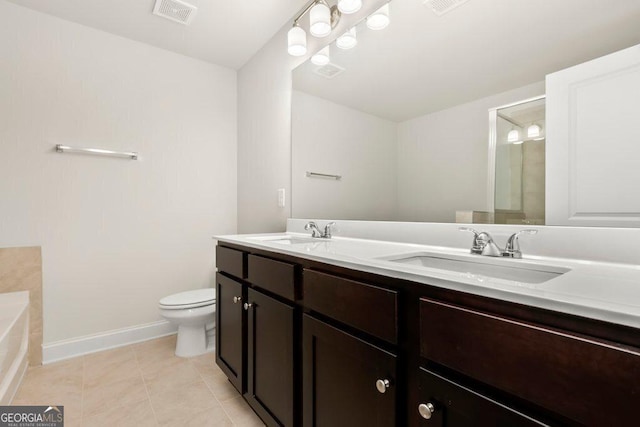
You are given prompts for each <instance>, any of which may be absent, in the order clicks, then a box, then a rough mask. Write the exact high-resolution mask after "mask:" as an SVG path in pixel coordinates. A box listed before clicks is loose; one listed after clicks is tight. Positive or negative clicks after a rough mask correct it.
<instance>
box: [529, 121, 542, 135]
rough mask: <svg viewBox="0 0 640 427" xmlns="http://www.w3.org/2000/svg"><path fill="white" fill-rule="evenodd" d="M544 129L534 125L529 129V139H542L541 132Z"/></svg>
mask: <svg viewBox="0 0 640 427" xmlns="http://www.w3.org/2000/svg"><path fill="white" fill-rule="evenodd" d="M541 130H542V128H540V126H539V125H536V124H533V125H531V126H529V127H528V128H527V138H540V132H541Z"/></svg>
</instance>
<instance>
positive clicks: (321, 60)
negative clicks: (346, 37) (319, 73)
mask: <svg viewBox="0 0 640 427" xmlns="http://www.w3.org/2000/svg"><path fill="white" fill-rule="evenodd" d="M329 61H330V56H329V46H325V47H323V48H322V49H321V50H320V52H318V53H316V54H315V55H313V56H312V57H311V62H312V63H313V64H315V65H327V64H328V63H329Z"/></svg>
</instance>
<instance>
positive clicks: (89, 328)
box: [0, 2, 237, 344]
mask: <svg viewBox="0 0 640 427" xmlns="http://www.w3.org/2000/svg"><path fill="white" fill-rule="evenodd" d="M0 57H1V58H2V59H1V60H0V61H1V63H2V66H0V82H1V83H0V93H1V96H0V116H1V117H2V126H0V148H1V153H2V155H0V175H1V177H2V179H0V194H1V195H2V197H0V212H2V215H1V218H0V247H11V246H41V247H42V265H43V280H44V281H43V295H44V307H43V308H44V343H45V344H50V343H54V342H59V341H62V340H70V339H75V338H78V337H83V336H87V335H92V334H98V333H102V332H107V331H111V330H114V329H120V328H129V327H137V326H139V325H146V324H149V323H152V322H156V321H160V320H161V317H160V316H159V313H158V307H157V304H158V300H159V299H160V298H161V297H163V296H166V295H168V294H171V293H174V292H178V291H183V290H188V289H195V288H202V287H207V286H210V285H211V284H212V283H213V275H214V272H215V259H214V255H215V251H214V242H213V240H212V236H213V235H216V234H228V233H235V232H236V220H237V216H236V206H237V199H236V176H237V175H236V165H237V158H236V154H237V153H236V144H237V135H236V132H237V121H236V114H237V109H236V72H235V71H234V70H230V69H227V68H223V67H219V66H215V65H212V64H209V63H206V62H202V61H198V60H195V59H191V58H188V57H185V56H181V55H178V54H175V53H171V52H168V51H164V50H161V49H157V48H154V47H151V46H148V45H145V44H142V43H138V42H134V41H131V40H127V39H124V38H121V37H117V36H114V35H111V34H108V33H104V32H101V31H97V30H94V29H90V28H88V27H84V26H81V25H78V24H74V23H70V22H67V21H63V20H61V19H58V18H54V17H51V16H48V15H45V14H41V13H38V12H35V11H32V10H29V9H26V8H22V7H20V6H16V5H14V4H11V3H8V2H0ZM56 143H64V144H69V145H77V146H89V147H100V148H106V149H114V150H133V151H138V152H139V153H140V160H139V161H131V160H127V159H115V158H105V157H96V156H88V155H78V154H75V155H74V154H58V153H55V151H54V149H53V147H54V144H56Z"/></svg>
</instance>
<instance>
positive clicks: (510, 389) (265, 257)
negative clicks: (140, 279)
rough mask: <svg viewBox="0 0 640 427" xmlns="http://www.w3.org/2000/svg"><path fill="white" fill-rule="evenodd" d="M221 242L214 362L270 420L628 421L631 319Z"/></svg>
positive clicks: (368, 426) (636, 393) (639, 360)
mask: <svg viewBox="0 0 640 427" xmlns="http://www.w3.org/2000/svg"><path fill="white" fill-rule="evenodd" d="M219 249H222V252H221V253H222V257H219V258H218V268H219V270H220V271H221V273H219V274H218V276H217V282H218V284H217V288H218V310H217V316H218V337H217V343H218V347H217V351H218V354H217V355H216V361H217V363H218V365H220V367H221V368H222V369H223V371H224V372H225V373H226V374H227V376H229V380H230V381H231V382H232V383H233V384H234V385H235V386H236V388H238V390H240V391H241V392H242V393H244V396H245V399H246V400H247V401H248V402H249V404H250V405H251V406H252V407H253V408H254V410H255V411H256V413H257V414H258V415H260V417H261V418H262V420H263V421H264V422H265V423H266V424H267V425H269V426H299V425H302V426H304V427H325V426H326V427H340V426H345V427H347V426H348V427H359V426H363V427H377V426H379V427H387V426H401V427H405V426H407V427H420V426H423V427H428V426H458V427H466V426H505V427H516V426H540V425H552V426H565V425H569V426H578V425H587V426H621V427H622V426H628V425H629V426H631V425H638V422H637V419H636V416H635V411H636V409H637V408H640V331H638V330H636V329H633V328H629V327H624V326H620V325H615V324H611V323H606V322H601V321H597V320H593V319H587V318H580V317H577V316H572V315H569V314H564V313H558V312H553V311H549V310H543V309H539V308H534V307H530V306H525V305H520V304H514V303H510V302H505V301H500V300H496V299H491V298H485V297H480V296H476V295H472V294H467V293H463V292H458V291H452V290H447V289H443V288H441V287H436V286H429V285H425V284H419V283H414V282H409V281H405V280H400V279H394V278H389V277H383V276H378V275H375V274H371V273H365V272H361V271H356V270H350V269H346V268H342V267H337V266H332V265H328V264H324V263H320V262H316V261H311V260H306V259H302V258H297V257H292V256H286V255H281V254H277V253H273V252H270V251H265V250H259V249H252V248H245V247H241V246H234V245H231V247H224V245H223V247H221V248H220V247H219ZM231 270H233V272H231ZM238 297H240V298H241V301H242V303H240V302H239V301H238ZM245 303H246V304H248V306H247V310H243V309H242V306H243V305H244V304H245Z"/></svg>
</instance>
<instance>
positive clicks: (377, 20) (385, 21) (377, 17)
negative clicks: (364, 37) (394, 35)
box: [367, 3, 390, 30]
mask: <svg viewBox="0 0 640 427" xmlns="http://www.w3.org/2000/svg"><path fill="white" fill-rule="evenodd" d="M389 21H390V19H389V3H387V4H385V5H384V6H382V7H381V8H380V9H378V10H376V11H375V12H373V13H372V14H371V15H369V17H367V28H369V29H370V30H382V29H384V28H387V26H388V25H389Z"/></svg>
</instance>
